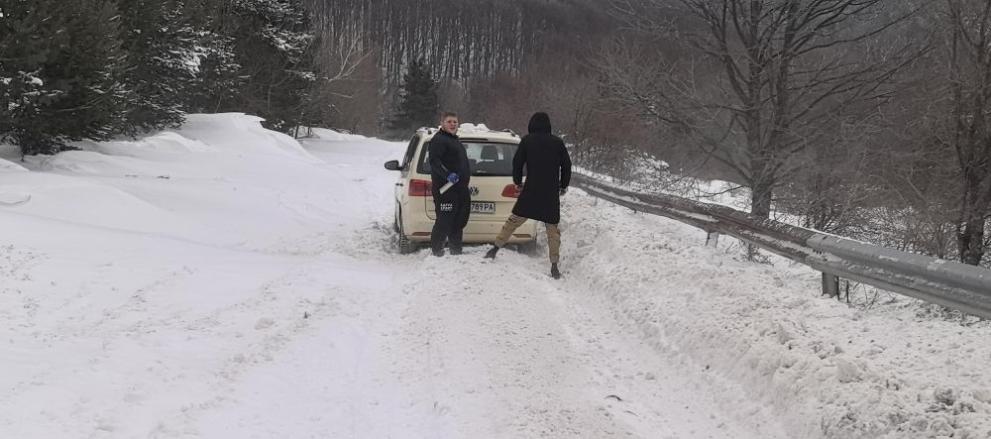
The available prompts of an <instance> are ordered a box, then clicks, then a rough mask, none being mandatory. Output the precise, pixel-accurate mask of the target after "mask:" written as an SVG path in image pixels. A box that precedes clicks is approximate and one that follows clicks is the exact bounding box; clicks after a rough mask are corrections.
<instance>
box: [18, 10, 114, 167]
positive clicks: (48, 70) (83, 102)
mask: <svg viewBox="0 0 991 439" xmlns="http://www.w3.org/2000/svg"><path fill="white" fill-rule="evenodd" d="M114 6H115V5H114V4H113V2H112V1H110V0H75V1H71V2H66V1H62V0H33V1H30V2H21V1H7V2H4V3H3V6H2V8H0V10H2V12H3V19H2V20H0V35H2V37H0V60H3V62H2V64H0V83H3V84H4V87H3V92H2V98H0V99H2V102H0V103H2V104H3V109H2V111H3V112H4V113H3V122H0V124H2V125H0V136H2V137H3V138H5V139H8V140H10V141H12V142H13V143H14V144H15V145H17V146H19V147H20V149H21V152H22V153H23V154H39V153H47V154H51V153H55V152H58V151H59V150H61V149H63V148H64V147H65V145H66V142H68V141H73V140H81V139H106V138H108V137H109V136H111V135H113V134H114V132H115V129H116V127H118V126H119V124H120V121H121V115H122V112H121V102H122V98H123V87H122V86H121V85H120V84H119V83H117V82H116V81H115V78H117V77H118V74H117V69H118V67H119V65H120V61H121V58H120V48H119V45H118V42H117V40H116V39H115V38H107V35H116V34H117V22H116V15H117V11H116V8H115V7H114Z"/></svg>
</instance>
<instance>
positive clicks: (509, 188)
mask: <svg viewBox="0 0 991 439" xmlns="http://www.w3.org/2000/svg"><path fill="white" fill-rule="evenodd" d="M502 196H504V197H506V198H519V197H520V191H519V190H517V189H516V185H515V184H507V185H506V187H504V188H502Z"/></svg>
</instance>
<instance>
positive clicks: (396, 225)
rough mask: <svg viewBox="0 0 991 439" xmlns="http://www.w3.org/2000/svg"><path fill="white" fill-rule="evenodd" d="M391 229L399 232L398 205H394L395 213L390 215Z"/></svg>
mask: <svg viewBox="0 0 991 439" xmlns="http://www.w3.org/2000/svg"><path fill="white" fill-rule="evenodd" d="M392 231H393V232H396V233H399V206H396V213H395V214H393V215H392Z"/></svg>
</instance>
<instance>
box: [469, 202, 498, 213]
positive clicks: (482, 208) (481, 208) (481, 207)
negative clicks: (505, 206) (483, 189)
mask: <svg viewBox="0 0 991 439" xmlns="http://www.w3.org/2000/svg"><path fill="white" fill-rule="evenodd" d="M471 213H495V203H488V202H484V201H472V202H471Z"/></svg>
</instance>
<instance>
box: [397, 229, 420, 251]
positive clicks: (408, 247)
mask: <svg viewBox="0 0 991 439" xmlns="http://www.w3.org/2000/svg"><path fill="white" fill-rule="evenodd" d="M396 228H397V229H398V230H396V233H397V234H398V235H399V237H398V239H396V246H397V247H398V249H399V254H401V255H408V254H410V253H413V252H415V251H416V250H417V247H418V246H417V244H416V243H415V242H413V241H410V240H409V238H407V237H406V231H404V230H403V223H401V222H399V223H397V224H396Z"/></svg>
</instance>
